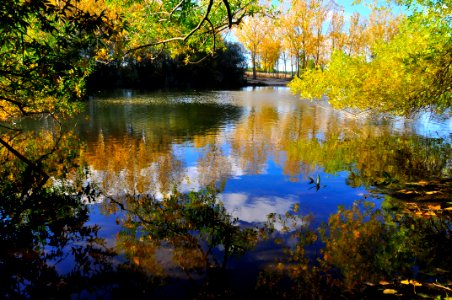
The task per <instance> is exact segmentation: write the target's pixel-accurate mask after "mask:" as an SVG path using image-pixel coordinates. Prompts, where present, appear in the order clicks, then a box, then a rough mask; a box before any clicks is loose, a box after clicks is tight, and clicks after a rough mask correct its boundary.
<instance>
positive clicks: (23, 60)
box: [0, 0, 112, 122]
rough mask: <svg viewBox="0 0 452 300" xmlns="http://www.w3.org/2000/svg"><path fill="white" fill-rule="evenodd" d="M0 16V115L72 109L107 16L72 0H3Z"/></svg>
mask: <svg viewBox="0 0 452 300" xmlns="http://www.w3.org/2000/svg"><path fill="white" fill-rule="evenodd" d="M0 19H1V20H2V22H1V23H0V35H1V36H2V39H1V41H0V54H1V59H0V91H1V92H0V105H1V107H2V110H1V112H0V121H3V122H4V121H6V120H7V119H10V118H13V117H18V116H23V115H33V114H38V113H48V114H52V115H55V114H60V113H63V114H71V113H73V112H74V111H76V110H77V109H78V105H76V104H74V100H78V99H81V97H82V96H83V91H84V79H85V78H86V76H87V75H88V74H89V72H90V71H91V67H92V62H93V60H92V59H91V58H92V56H93V52H94V51H95V48H96V45H97V44H98V43H99V41H100V40H101V39H102V38H104V37H106V36H107V35H109V34H111V33H112V32H111V27H110V26H109V23H108V22H107V20H105V18H104V17H103V16H102V15H92V14H90V13H87V12H85V11H82V10H80V9H78V8H77V6H76V5H75V3H74V2H72V1H61V2H59V4H58V5H56V4H53V3H51V2H47V1H21V0H6V2H5V3H4V4H3V5H2V7H1V8H0Z"/></svg>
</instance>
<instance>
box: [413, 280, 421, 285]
mask: <svg viewBox="0 0 452 300" xmlns="http://www.w3.org/2000/svg"><path fill="white" fill-rule="evenodd" d="M410 283H411V284H412V285H414V286H422V283H420V282H417V281H416V280H410Z"/></svg>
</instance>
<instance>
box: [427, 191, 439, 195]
mask: <svg viewBox="0 0 452 300" xmlns="http://www.w3.org/2000/svg"><path fill="white" fill-rule="evenodd" d="M438 193H439V192H438V191H430V192H425V194H426V195H433V194H438Z"/></svg>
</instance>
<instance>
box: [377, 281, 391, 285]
mask: <svg viewBox="0 0 452 300" xmlns="http://www.w3.org/2000/svg"><path fill="white" fill-rule="evenodd" d="M378 284H380V285H388V284H390V283H389V282H387V281H385V280H380V281H379V282H378Z"/></svg>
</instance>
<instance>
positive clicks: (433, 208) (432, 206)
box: [428, 205, 441, 210]
mask: <svg viewBox="0 0 452 300" xmlns="http://www.w3.org/2000/svg"><path fill="white" fill-rule="evenodd" d="M428 208H429V209H431V210H440V209H441V205H429V206H428Z"/></svg>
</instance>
